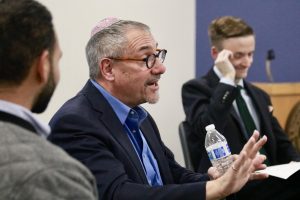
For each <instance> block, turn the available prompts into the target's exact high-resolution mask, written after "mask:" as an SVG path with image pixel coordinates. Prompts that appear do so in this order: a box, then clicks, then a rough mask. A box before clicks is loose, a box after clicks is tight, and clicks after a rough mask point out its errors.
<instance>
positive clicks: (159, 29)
mask: <svg viewBox="0 0 300 200" xmlns="http://www.w3.org/2000/svg"><path fill="white" fill-rule="evenodd" d="M39 1H40V2H41V3H43V4H44V5H46V6H47V7H48V8H49V10H50V11H51V12H52V14H53V17H54V24H55V27H56V30H57V34H58V38H59V41H60V45H61V48H62V51H63V57H62V59H61V62H60V71H61V80H60V83H59V85H58V87H57V89H56V91H55V94H54V96H53V98H52V100H51V102H50V104H49V106H48V109H47V110H46V112H45V113H43V114H41V115H40V118H42V120H44V121H45V122H48V121H49V120H50V118H51V117H52V115H53V114H54V113H55V111H56V110H57V109H58V108H59V107H60V106H61V105H62V104H63V103H64V102H65V101H66V100H67V99H69V98H70V97H72V96H74V95H75V94H76V93H77V91H79V89H81V87H82V86H83V84H84V83H85V82H86V80H87V79H88V66H87V63H86V59H85V53H84V49H85V45H86V43H87V41H88V39H89V35H90V30H91V28H92V27H93V26H94V25H95V24H96V23H97V22H98V21H99V20H101V19H103V18H105V17H107V16H117V17H120V18H122V19H129V20H135V21H140V22H143V23H145V24H147V25H149V26H150V28H151V30H152V33H153V35H154V37H155V38H156V40H157V41H158V43H159V47H161V48H165V49H167V50H168V54H167V57H166V60H165V65H166V67H167V72H166V73H165V74H164V75H163V76H162V78H161V81H160V101H159V102H158V103H157V104H154V105H148V104H145V105H144V107H145V108H146V109H147V110H148V111H149V112H150V113H151V114H152V116H153V117H154V119H155V120H156V122H157V125H158V127H159V129H160V132H161V135H162V139H163V141H164V142H165V144H166V145H167V146H168V147H169V148H170V149H171V150H172V151H173V152H174V154H175V157H176V160H177V161H178V162H179V163H181V164H184V161H183V155H182V151H181V146H180V141H179V136H178V124H179V122H180V121H182V120H183V119H184V118H185V116H184V112H183V108H182V103H181V86H182V84H183V83H184V82H185V81H187V80H188V79H190V78H192V77H194V68H195V0H176V1H174V0H152V1H148V0H109V1H108V0H85V1H83V0H39Z"/></svg>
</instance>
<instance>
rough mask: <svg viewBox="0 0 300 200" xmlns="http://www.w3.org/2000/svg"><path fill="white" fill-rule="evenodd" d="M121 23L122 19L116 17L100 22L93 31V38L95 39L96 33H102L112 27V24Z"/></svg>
mask: <svg viewBox="0 0 300 200" xmlns="http://www.w3.org/2000/svg"><path fill="white" fill-rule="evenodd" d="M118 21H120V19H118V18H116V17H107V18H104V19H102V20H101V21H99V22H98V23H97V24H96V26H95V27H94V28H93V29H92V31H91V37H93V36H94V35H95V34H96V33H98V32H99V31H102V30H103V29H105V28H107V27H109V26H111V25H112V24H114V23H116V22H118Z"/></svg>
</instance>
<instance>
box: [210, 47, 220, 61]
mask: <svg viewBox="0 0 300 200" xmlns="http://www.w3.org/2000/svg"><path fill="white" fill-rule="evenodd" d="M218 54H219V51H218V49H217V47H215V46H212V47H211V48H210V55H211V57H212V58H213V59H214V60H215V59H217V57H218Z"/></svg>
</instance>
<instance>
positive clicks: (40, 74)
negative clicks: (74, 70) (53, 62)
mask: <svg viewBox="0 0 300 200" xmlns="http://www.w3.org/2000/svg"><path fill="white" fill-rule="evenodd" d="M50 67H51V66H50V55H49V51H48V50H44V51H43V52H42V54H41V55H40V56H39V58H38V60H37V63H36V69H37V80H38V81H40V82H41V83H46V82H47V81H48V78H49V72H50Z"/></svg>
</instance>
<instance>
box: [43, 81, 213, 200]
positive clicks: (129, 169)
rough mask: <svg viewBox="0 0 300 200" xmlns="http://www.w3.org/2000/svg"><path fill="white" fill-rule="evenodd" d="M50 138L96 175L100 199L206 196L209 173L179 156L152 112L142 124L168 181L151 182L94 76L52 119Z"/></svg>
mask: <svg viewBox="0 0 300 200" xmlns="http://www.w3.org/2000/svg"><path fill="white" fill-rule="evenodd" d="M50 126H51V128H52V134H51V135H50V137H49V139H50V140H51V141H52V142H53V143H55V144H57V145H59V146H61V147H62V148H63V149H65V150H66V151H67V152H68V153H69V154H70V155H71V156H73V157H75V158H76V159H78V160H80V161H81V162H82V163H83V164H85V165H86V166H87V167H88V168H89V169H90V170H91V171H92V173H93V174H94V175H95V177H96V180H97V186H98V191H99V199H105V200H106V199H107V200H108V199H124V200H125V199H126V200H128V199H132V200H134V199H136V200H141V199H143V200H148V199H149V200H154V199H155V200H159V199H173V200H176V199H178V200H179V199H191V200H193V199H195V200H196V199H197V200H199V199H205V186H206V180H208V176H207V175H202V174H197V173H193V172H191V171H189V170H187V169H185V168H183V167H181V166H180V165H179V164H178V163H176V161H175V160H174V156H173V154H172V153H171V151H170V150H169V149H168V148H167V147H166V146H165V145H164V143H163V142H162V140H161V138H160V135H159V131H158V129H157V126H156V124H155V122H154V120H153V119H152V117H151V116H150V115H149V114H148V117H147V118H146V119H145V120H144V122H143V123H142V124H141V130H142V132H143V134H144V137H145V139H146V140H147V142H148V144H149V146H150V148H151V150H152V152H153V154H154V156H155V158H156V160H157V163H158V166H159V169H160V173H161V177H162V181H163V183H164V186H161V187H151V186H149V184H148V181H147V178H146V176H145V173H144V170H143V167H142V165H141V163H140V160H139V158H138V155H137V154H136V152H135V150H134V148H133V146H132V144H131V142H130V140H129V138H128V136H127V133H126V131H125V130H124V128H123V126H122V124H121V123H120V121H119V119H118V117H117V115H116V114H115V112H114V110H113V109H112V107H111V106H110V104H109V103H108V102H107V100H106V99H105V98H104V96H103V95H102V94H101V93H100V92H99V91H98V90H97V89H96V88H95V86H94V85H92V83H91V82H90V81H88V82H87V83H86V85H85V86H84V88H83V89H82V90H81V91H80V92H79V93H78V94H77V95H76V96H75V97H73V98H72V99H70V100H68V101H67V102H66V103H65V104H64V105H63V106H62V107H61V108H60V109H59V110H58V112H57V113H56V114H55V115H54V117H53V118H52V119H51V121H50Z"/></svg>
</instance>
